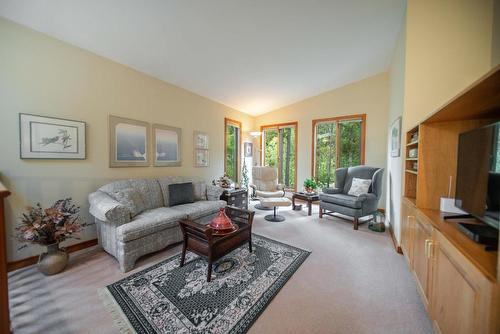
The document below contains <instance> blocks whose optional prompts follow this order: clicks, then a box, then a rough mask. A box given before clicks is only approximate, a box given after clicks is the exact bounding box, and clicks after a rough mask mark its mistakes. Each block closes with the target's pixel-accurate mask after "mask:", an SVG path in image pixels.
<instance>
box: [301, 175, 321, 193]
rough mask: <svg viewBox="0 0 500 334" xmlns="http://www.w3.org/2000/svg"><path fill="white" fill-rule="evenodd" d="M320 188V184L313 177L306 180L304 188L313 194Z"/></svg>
mask: <svg viewBox="0 0 500 334" xmlns="http://www.w3.org/2000/svg"><path fill="white" fill-rule="evenodd" d="M316 188H318V184H317V183H316V181H315V180H314V179H313V178H307V179H305V180H304V190H305V192H306V193H308V194H312V193H314V192H315V191H316Z"/></svg>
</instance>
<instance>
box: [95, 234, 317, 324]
mask: <svg viewBox="0 0 500 334" xmlns="http://www.w3.org/2000/svg"><path fill="white" fill-rule="evenodd" d="M236 233H238V232H236ZM218 238H224V237H218ZM252 244H253V252H252V253H250V252H249V250H248V247H247V245H242V246H240V247H239V248H237V249H235V250H234V251H232V252H231V253H229V254H228V255H226V256H224V257H222V258H221V259H219V260H217V261H216V262H215V263H214V264H213V268H214V270H213V271H214V273H213V277H212V280H211V282H207V281H206V276H205V275H206V272H207V267H208V264H207V261H206V260H205V259H204V258H202V257H200V256H197V255H195V254H194V253H191V252H188V253H187V254H186V258H185V264H184V266H183V267H179V261H180V257H181V255H180V254H178V255H174V256H172V257H170V258H168V259H166V260H164V261H162V262H160V263H158V264H155V265H153V266H151V267H149V268H147V269H144V270H142V271H139V272H137V273H135V274H133V275H131V276H129V277H127V278H124V279H121V280H119V281H117V282H116V283H113V284H110V285H108V286H107V287H105V288H103V289H101V290H99V295H100V296H101V299H102V300H103V302H104V304H105V305H106V307H107V309H108V310H109V311H110V312H111V313H112V314H113V317H116V319H117V321H116V322H117V323H119V324H120V328H121V330H122V331H124V332H125V331H130V332H134V331H135V332H137V333H154V332H159V333H180V332H185V333H219V334H226V333H245V332H247V331H248V329H249V328H250V326H251V325H252V324H253V323H254V322H255V320H256V319H257V317H258V316H259V315H260V314H261V313H262V312H263V311H264V310H265V308H266V306H267V305H269V303H270V302H271V300H272V299H273V298H274V297H275V296H276V295H277V294H278V292H279V291H280V289H281V288H282V287H283V286H284V285H285V284H286V282H287V281H288V280H289V279H290V277H292V275H293V273H294V272H295V271H296V270H297V269H298V268H299V267H300V265H301V264H302V263H303V262H304V261H305V259H306V258H307V256H308V255H309V254H310V252H308V251H305V250H302V249H300V248H297V247H294V246H291V245H287V244H284V243H281V242H278V241H274V240H272V239H268V238H265V237H262V236H259V235H256V234H253V235H252ZM193 301H200V302H196V303H194V302H193Z"/></svg>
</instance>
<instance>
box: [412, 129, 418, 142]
mask: <svg viewBox="0 0 500 334" xmlns="http://www.w3.org/2000/svg"><path fill="white" fill-rule="evenodd" d="M416 142H418V131H416V132H414V133H412V135H411V137H410V143H416Z"/></svg>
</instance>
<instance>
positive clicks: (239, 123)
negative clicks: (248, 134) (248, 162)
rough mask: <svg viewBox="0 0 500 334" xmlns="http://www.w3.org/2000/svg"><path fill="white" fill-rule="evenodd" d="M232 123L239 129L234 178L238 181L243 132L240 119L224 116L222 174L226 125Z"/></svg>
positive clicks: (225, 165)
mask: <svg viewBox="0 0 500 334" xmlns="http://www.w3.org/2000/svg"><path fill="white" fill-rule="evenodd" d="M228 125H233V126H236V127H237V128H239V129H240V135H239V136H238V152H237V153H238V154H237V156H236V180H233V181H234V182H239V178H240V165H241V136H242V134H243V128H242V125H241V122H240V121H237V120H234V119H231V118H227V117H224V174H225V173H226V167H227V162H226V157H227V151H226V149H227V126H228Z"/></svg>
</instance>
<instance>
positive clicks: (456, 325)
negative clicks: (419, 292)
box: [430, 231, 498, 334]
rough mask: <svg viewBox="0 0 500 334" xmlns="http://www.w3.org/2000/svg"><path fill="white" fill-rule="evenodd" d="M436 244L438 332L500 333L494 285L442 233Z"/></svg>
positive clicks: (436, 235) (434, 305)
mask: <svg viewBox="0 0 500 334" xmlns="http://www.w3.org/2000/svg"><path fill="white" fill-rule="evenodd" d="M434 239H435V241H434V242H433V243H432V248H431V249H432V251H431V253H432V258H433V261H434V266H433V272H432V287H433V289H432V297H431V305H430V308H431V318H432V319H433V325H434V328H435V329H436V332H437V333H443V334H447V333H453V334H460V333H464V334H465V333H477V334H480V333H497V329H498V328H496V323H495V315H494V314H493V312H494V310H495V308H494V305H493V298H494V297H493V295H494V293H495V291H494V285H493V284H492V283H491V282H490V281H488V279H487V278H486V277H485V276H484V275H482V274H481V273H480V272H479V271H478V270H477V269H476V268H475V267H474V266H473V265H472V264H471V263H470V262H469V261H468V260H467V259H466V258H465V257H464V256H463V255H462V254H461V253H459V251H458V250H457V249H456V248H455V247H454V246H453V245H452V244H451V243H450V242H449V241H448V240H446V239H445V238H444V237H443V236H442V235H441V234H440V233H439V232H438V231H435V232H434Z"/></svg>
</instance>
